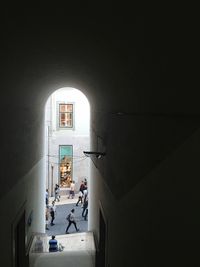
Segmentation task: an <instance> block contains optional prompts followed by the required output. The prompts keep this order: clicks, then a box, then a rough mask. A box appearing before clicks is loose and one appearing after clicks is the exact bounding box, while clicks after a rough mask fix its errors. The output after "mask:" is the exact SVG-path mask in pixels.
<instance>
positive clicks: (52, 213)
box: [50, 201, 56, 225]
mask: <svg viewBox="0 0 200 267" xmlns="http://www.w3.org/2000/svg"><path fill="white" fill-rule="evenodd" d="M55 213H56V206H55V201H52V206H51V207H50V215H51V225H54V224H55V223H53V221H54V220H55Z"/></svg>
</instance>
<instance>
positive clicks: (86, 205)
mask: <svg viewBox="0 0 200 267" xmlns="http://www.w3.org/2000/svg"><path fill="white" fill-rule="evenodd" d="M87 215H88V197H86V198H85V201H84V203H83V211H82V217H84V219H85V221H86V220H87Z"/></svg>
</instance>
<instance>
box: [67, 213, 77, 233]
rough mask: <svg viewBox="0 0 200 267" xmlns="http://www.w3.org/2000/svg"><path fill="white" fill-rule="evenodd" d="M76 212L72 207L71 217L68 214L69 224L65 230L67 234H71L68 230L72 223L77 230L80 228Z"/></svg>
mask: <svg viewBox="0 0 200 267" xmlns="http://www.w3.org/2000/svg"><path fill="white" fill-rule="evenodd" d="M74 212H75V210H74V209H72V210H71V212H70V214H69V215H68V216H69V217H68V216H67V220H68V222H69V223H68V226H67V228H66V231H65V233H66V234H69V232H68V230H69V227H70V226H71V224H73V225H74V227H75V229H76V232H78V231H79V229H78V228H77V225H76V220H75V216H74Z"/></svg>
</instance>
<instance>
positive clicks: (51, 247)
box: [49, 235, 58, 252]
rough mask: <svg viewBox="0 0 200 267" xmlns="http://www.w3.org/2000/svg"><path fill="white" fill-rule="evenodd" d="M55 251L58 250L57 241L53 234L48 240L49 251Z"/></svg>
mask: <svg viewBox="0 0 200 267" xmlns="http://www.w3.org/2000/svg"><path fill="white" fill-rule="evenodd" d="M56 251H58V241H57V240H56V239H55V235H52V237H51V239H50V240H49V252H56Z"/></svg>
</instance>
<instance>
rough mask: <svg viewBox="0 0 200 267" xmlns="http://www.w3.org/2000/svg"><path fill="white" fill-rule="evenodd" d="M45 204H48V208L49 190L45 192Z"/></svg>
mask: <svg viewBox="0 0 200 267" xmlns="http://www.w3.org/2000/svg"><path fill="white" fill-rule="evenodd" d="M45 203H46V207H47V206H48V205H49V190H48V189H46V192H45Z"/></svg>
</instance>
